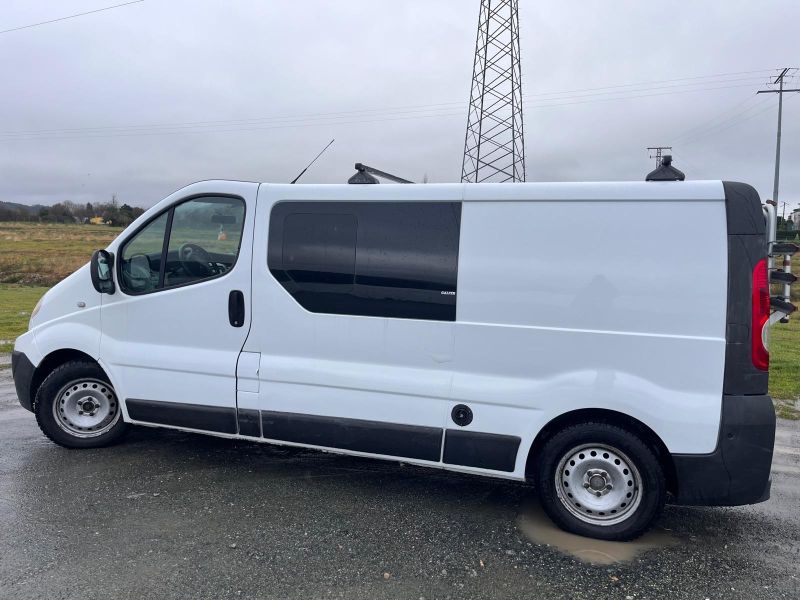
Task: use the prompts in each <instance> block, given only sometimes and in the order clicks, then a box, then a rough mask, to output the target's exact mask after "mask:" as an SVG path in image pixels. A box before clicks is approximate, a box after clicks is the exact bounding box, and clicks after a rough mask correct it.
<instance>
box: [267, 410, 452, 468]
mask: <svg viewBox="0 0 800 600" xmlns="http://www.w3.org/2000/svg"><path fill="white" fill-rule="evenodd" d="M261 427H262V431H263V435H264V437H265V438H266V439H272V440H281V441H284V442H295V443H297V444H310V445H313V446H324V447H326V448H339V449H341V450H352V451H355V452H369V453H371V454H383V455H386V456H398V457H404V458H416V459H419V460H430V461H434V462H438V461H439V452H440V449H441V444H442V430H441V429H440V428H438V427H421V426H417V425H400V424H397V423H383V422H379V421H363V420H361V419H343V418H339V417H323V416H318V415H306V414H299V413H286V412H272V411H261Z"/></svg>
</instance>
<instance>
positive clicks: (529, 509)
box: [518, 503, 680, 565]
mask: <svg viewBox="0 0 800 600" xmlns="http://www.w3.org/2000/svg"><path fill="white" fill-rule="evenodd" d="M518 523H519V528H520V529H521V530H522V532H523V533H524V534H525V535H526V536H527V537H528V539H530V540H531V541H532V542H534V543H536V544H547V545H549V546H552V547H554V548H556V549H557V550H559V551H560V552H563V553H564V554H568V555H570V556H573V557H575V558H577V559H578V560H580V561H583V562H587V563H591V564H593V565H612V564H615V563H621V562H628V561H630V560H633V559H634V558H636V556H637V555H639V554H641V553H642V552H644V551H646V550H653V549H657V548H668V547H670V546H675V545H677V544H679V543H680V542H679V541H678V539H677V538H676V537H675V536H674V535H672V534H671V533H669V532H667V531H663V530H662V531H658V530H651V531H649V532H648V533H645V534H644V535H643V536H642V537H640V538H639V539H637V540H634V541H632V542H606V541H603V540H593V539H591V538H585V537H581V536H579V535H575V534H572V533H567V532H566V531H561V530H560V529H559V528H558V527H556V525H555V524H554V523H553V522H552V521H551V520H550V519H549V518H548V516H547V515H546V514H545V513H544V511H543V510H542V508H541V506H539V504H538V503H533V504H529V505H527V506H526V507H525V508H524V509H523V510H522V513H521V514H520V516H519V520H518Z"/></svg>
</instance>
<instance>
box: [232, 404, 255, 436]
mask: <svg viewBox="0 0 800 600" xmlns="http://www.w3.org/2000/svg"><path fill="white" fill-rule="evenodd" d="M238 419H239V435H249V436H251V437H261V422H260V418H259V415H258V411H257V410H252V409H249V408H240V409H239V411H238Z"/></svg>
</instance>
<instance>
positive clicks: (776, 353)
mask: <svg viewBox="0 0 800 600" xmlns="http://www.w3.org/2000/svg"><path fill="white" fill-rule="evenodd" d="M119 232H120V229H116V228H111V227H106V226H102V225H51V224H36V223H4V222H0V352H10V351H11V348H12V346H13V342H14V338H16V337H17V336H18V335H20V334H21V333H23V332H24V331H25V330H26V329H27V328H28V320H29V319H30V314H31V310H33V307H34V305H35V304H36V302H37V301H38V300H39V298H41V297H42V295H43V294H44V293H45V292H46V291H47V289H48V288H49V287H50V286H52V285H54V284H55V283H57V282H58V281H60V280H61V279H63V278H64V277H66V276H67V275H69V274H70V273H72V272H73V271H74V270H75V269H77V268H78V267H80V266H81V265H83V264H85V263H86V262H87V261H88V260H89V258H90V257H91V254H92V251H93V250H96V249H97V248H103V247H105V246H106V245H107V244H108V243H109V242H110V241H111V240H112V239H114V238H115V237H116V236H117V235H118V234H119ZM215 241H216V240H210V241H209V243H212V242H215ZM793 271H794V272H795V273H796V274H800V256H796V257H795V260H794V263H793ZM792 298H793V300H794V301H795V303H796V304H797V303H798V300H800V283H798V284H796V285H795V286H793V289H792ZM770 346H771V352H770V361H771V368H770V386H769V387H770V394H771V395H772V396H773V398H776V399H780V400H778V401H776V403H777V405H778V414H779V415H781V416H783V417H788V418H800V411H798V409H797V404H798V401H800V315H795V316H793V317H792V319H791V320H790V322H789V323H788V324H777V325H775V326H774V327H773V328H772V331H771V343H770Z"/></svg>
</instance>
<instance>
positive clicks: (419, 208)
mask: <svg viewBox="0 0 800 600" xmlns="http://www.w3.org/2000/svg"><path fill="white" fill-rule="evenodd" d="M460 229H461V204H460V203H458V202H424V203H423V202H324V203H322V202H282V203H279V204H276V205H275V207H273V209H272V215H271V219H270V232H269V252H268V262H269V268H270V271H271V272H272V274H273V276H274V277H275V278H276V279H277V280H278V281H279V282H280V283H281V285H283V286H284V287H285V288H286V290H287V291H288V292H289V293H290V294H291V295H292V296H293V297H294V298H295V300H297V302H298V303H300V304H301V305H302V306H303V307H304V308H305V309H306V310H309V311H311V312H320V313H333V314H345V315H363V316H374V317H394V318H408V319H431V320H441V321H454V320H455V318H456V286H457V276H458V244H459V234H460Z"/></svg>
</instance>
